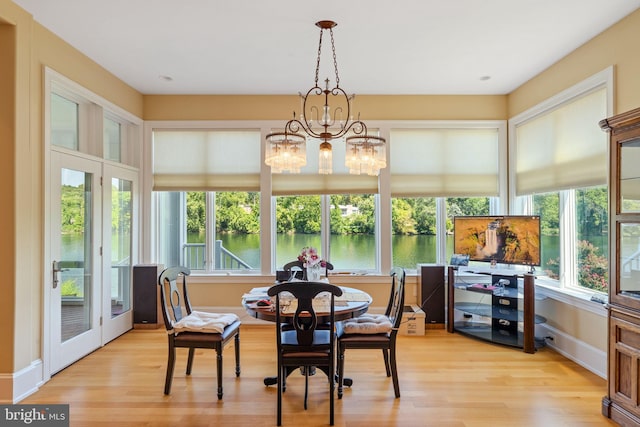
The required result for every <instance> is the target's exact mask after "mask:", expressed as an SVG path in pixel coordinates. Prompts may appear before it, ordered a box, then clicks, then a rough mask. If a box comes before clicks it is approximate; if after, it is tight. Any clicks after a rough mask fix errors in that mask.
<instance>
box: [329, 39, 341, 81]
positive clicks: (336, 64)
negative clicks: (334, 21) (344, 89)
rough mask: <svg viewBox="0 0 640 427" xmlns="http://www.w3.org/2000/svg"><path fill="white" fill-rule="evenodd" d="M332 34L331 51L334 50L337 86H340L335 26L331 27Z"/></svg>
mask: <svg viewBox="0 0 640 427" xmlns="http://www.w3.org/2000/svg"><path fill="white" fill-rule="evenodd" d="M329 34H331V51H332V52H333V68H334V69H335V70H336V87H340V77H339V76H338V59H337V57H336V44H335V42H334V41H333V28H329Z"/></svg>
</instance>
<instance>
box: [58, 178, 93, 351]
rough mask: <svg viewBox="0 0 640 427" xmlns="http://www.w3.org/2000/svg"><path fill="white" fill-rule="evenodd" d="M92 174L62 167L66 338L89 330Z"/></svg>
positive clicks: (62, 292)
mask: <svg viewBox="0 0 640 427" xmlns="http://www.w3.org/2000/svg"><path fill="white" fill-rule="evenodd" d="M91 179H92V174H90V173H85V172H80V171H74V170H70V169H64V168H63V169H62V182H61V184H62V185H61V193H62V194H61V204H60V206H61V208H60V209H61V212H60V218H61V224H60V230H61V236H60V237H61V242H62V243H61V244H62V247H61V262H60V268H61V269H62V271H61V272H60V286H61V289H60V296H61V298H60V304H61V307H60V312H61V317H62V322H61V328H62V329H61V337H62V341H66V340H68V339H70V338H73V337H74V336H76V335H79V334H81V333H83V332H86V331H88V330H90V329H91V299H92V291H91V289H92V288H91V284H92V281H93V274H94V272H93V271H92V268H91V266H92V250H91V247H92V240H93V236H92V233H91V226H92V224H91V221H92V212H91V211H92V205H93V204H92V200H91V191H92V188H91Z"/></svg>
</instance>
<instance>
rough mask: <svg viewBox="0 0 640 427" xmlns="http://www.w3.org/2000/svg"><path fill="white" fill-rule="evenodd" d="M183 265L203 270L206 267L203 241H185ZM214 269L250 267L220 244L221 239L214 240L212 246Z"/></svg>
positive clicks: (244, 268) (242, 268)
mask: <svg viewBox="0 0 640 427" xmlns="http://www.w3.org/2000/svg"><path fill="white" fill-rule="evenodd" d="M182 250H183V259H184V265H185V266H186V267H188V268H190V269H191V270H204V269H205V267H206V246H205V244H204V243H185V244H184V245H183V246H182ZM213 253H214V257H215V266H216V270H251V269H252V267H251V266H250V265H249V264H247V263H246V262H245V261H244V260H242V259H241V258H240V257H238V256H237V255H235V254H234V253H232V252H230V251H229V250H228V249H226V248H225V247H224V246H222V240H216V242H215V246H214V251H213Z"/></svg>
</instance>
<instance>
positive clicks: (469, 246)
mask: <svg viewBox="0 0 640 427" xmlns="http://www.w3.org/2000/svg"><path fill="white" fill-rule="evenodd" d="M453 225H454V237H453V241H454V248H453V251H454V252H455V253H456V254H461V255H465V256H468V257H469V261H480V262H489V263H491V264H492V265H495V264H519V265H526V266H530V267H532V271H533V267H534V266H539V265H540V258H541V254H540V216H539V215H528V216H525V215H485V216H456V217H454V218H453Z"/></svg>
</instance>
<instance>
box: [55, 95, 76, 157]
mask: <svg viewBox="0 0 640 427" xmlns="http://www.w3.org/2000/svg"><path fill="white" fill-rule="evenodd" d="M51 144H53V145H57V146H58V147H64V148H68V149H70V150H76V151H77V150H78V104H76V103H75V102H73V101H69V100H68V99H66V98H63V97H61V96H60V95H57V94H55V93H52V94H51Z"/></svg>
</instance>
